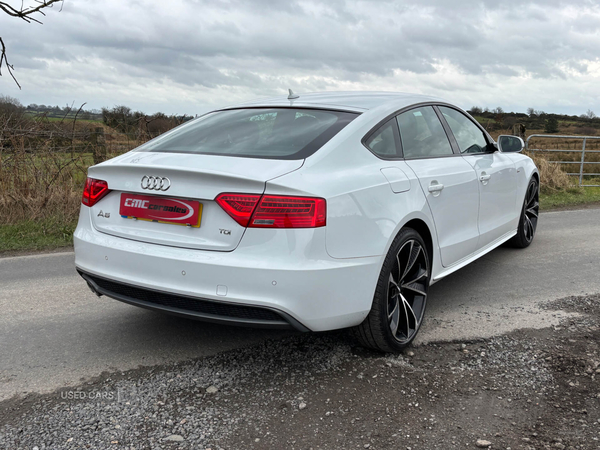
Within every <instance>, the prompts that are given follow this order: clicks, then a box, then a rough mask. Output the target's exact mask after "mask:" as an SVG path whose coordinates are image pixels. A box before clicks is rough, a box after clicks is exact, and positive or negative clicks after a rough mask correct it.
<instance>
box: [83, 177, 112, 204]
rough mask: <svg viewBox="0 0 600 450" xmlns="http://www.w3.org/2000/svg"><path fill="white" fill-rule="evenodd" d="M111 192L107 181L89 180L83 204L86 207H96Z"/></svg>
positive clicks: (85, 188)
mask: <svg viewBox="0 0 600 450" xmlns="http://www.w3.org/2000/svg"><path fill="white" fill-rule="evenodd" d="M109 192H110V191H109V189H108V183H107V182H106V181H103V180H96V179H94V178H88V179H87V180H85V187H84V188H83V196H82V197H81V203H83V204H84V205H85V206H94V205H95V204H96V203H98V202H99V201H100V199H101V198H102V197H104V196H105V195H106V194H108V193H109Z"/></svg>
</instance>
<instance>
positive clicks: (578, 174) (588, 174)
mask: <svg viewBox="0 0 600 450" xmlns="http://www.w3.org/2000/svg"><path fill="white" fill-rule="evenodd" d="M531 138H550V139H552V138H554V139H577V140H579V139H583V145H582V146H581V150H559V149H555V150H552V149H547V150H546V149H540V148H529V140H530V139H531ZM592 139H600V136H560V135H554V134H532V135H531V136H529V137H527V140H526V141H525V150H526V151H529V152H540V153H581V158H580V159H579V160H578V161H548V162H551V163H553V164H565V165H570V167H573V166H574V165H579V172H571V171H569V172H567V175H571V176H576V177H579V184H578V185H579V186H582V187H600V184H583V181H584V177H600V173H595V172H596V170H598V166H597V165H596V164H600V158H598V161H586V159H585V156H586V155H590V154H600V150H586V149H585V145H586V143H587V141H588V140H592ZM586 164H589V165H591V167H593V168H594V169H593V171H592V172H584V166H585V165H586Z"/></svg>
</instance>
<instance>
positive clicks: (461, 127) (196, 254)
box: [74, 91, 539, 352]
mask: <svg viewBox="0 0 600 450" xmlns="http://www.w3.org/2000/svg"><path fill="white" fill-rule="evenodd" d="M522 149H523V141H522V140H521V139H520V138H517V137H513V136H502V137H500V138H499V139H498V143H496V142H494V140H493V139H492V138H491V137H490V135H489V134H488V133H487V132H486V131H485V130H484V129H483V128H482V127H481V126H480V125H479V124H478V123H477V122H476V121H475V120H474V119H473V118H472V117H471V116H469V115H468V114H467V113H465V112H464V111H462V110H461V109H460V108H457V107H456V106H453V105H451V104H448V103H446V102H444V101H442V100H439V99H436V98H432V97H425V96H420V95H410V94H401V93H379V92H347V93H332V92H328V93H317V94H306V95H300V96H297V95H293V93H292V92H291V91H290V95H289V97H285V96H284V97H281V98H274V99H270V100H263V101H257V102H251V103H245V104H242V105H238V106H233V107H228V108H224V109H221V110H217V111H213V112H211V113H208V114H206V115H204V116H202V117H199V118H198V119H195V120H192V121H190V122H187V123H185V124H183V125H181V126H179V127H178V128H176V129H174V130H171V131H169V132H167V133H165V134H163V135H161V136H159V137H157V138H155V139H153V140H151V141H149V142H147V143H146V144H144V145H142V146H140V147H138V148H136V149H135V150H132V151H131V152H129V153H126V154H124V155H121V156H119V157H116V158H114V159H111V160H110V161H106V162H104V163H102V164H98V165H96V166H93V167H90V169H89V173H88V176H89V178H88V180H87V182H86V187H85V190H84V193H83V199H82V203H83V204H82V207H81V213H80V216H79V224H78V226H77V229H76V231H75V235H74V240H75V263H76V266H77V270H78V271H79V273H80V274H81V276H82V277H83V278H84V279H85V280H86V281H87V283H88V285H89V286H90V288H91V289H92V291H94V292H95V293H96V294H98V295H106V296H108V297H112V298H115V299H117V300H121V301H123V302H126V303H130V304H132V305H136V306H141V307H144V308H149V309H153V310H158V311H163V312H166V313H171V314H177V315H181V316H185V317H189V318H194V319H200V320H208V321H215V322H221V323H225V324H244V325H251V326H268V327H280V328H283V327H291V328H295V329H297V330H302V331H324V330H333V329H339V328H350V327H354V330H355V331H356V336H357V337H358V338H359V340H360V341H361V342H362V344H363V345H366V346H368V347H371V348H374V349H378V350H382V351H389V352H397V351H399V350H401V349H402V348H404V347H406V346H407V345H408V344H410V342H411V341H412V340H413V339H414V337H415V336H416V334H417V332H418V331H419V328H420V326H421V324H422V322H423V315H424V312H425V307H426V304H427V292H428V288H429V286H430V285H431V284H433V283H435V282H436V281H438V280H440V279H442V278H443V277H445V276H446V275H448V274H450V273H452V272H454V271H456V270H458V269H460V268H461V267H463V266H465V265H467V264H469V263H470V262H472V261H474V260H476V259H477V258H479V257H480V256H482V255H484V254H486V253H487V252H489V251H490V250H492V249H494V248H496V247H498V246H499V245H501V244H503V243H504V242H507V241H511V242H512V243H513V244H514V245H516V246H518V247H527V246H528V245H529V244H530V243H531V241H532V240H533V237H534V234H535V231H536V226H537V221H538V209H539V207H538V187H539V174H538V170H537V169H536V167H535V165H534V163H533V161H532V160H531V159H530V158H528V157H527V156H524V155H522V154H520V153H519V152H520V151H521V150H522Z"/></svg>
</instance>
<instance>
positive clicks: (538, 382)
mask: <svg viewBox="0 0 600 450" xmlns="http://www.w3.org/2000/svg"><path fill="white" fill-rule="evenodd" d="M547 307H548V308H550V309H552V310H564V311H569V312H576V313H578V315H577V316H576V317H571V318H569V319H567V320H565V321H563V322H562V323H561V325H560V326H556V327H553V328H546V329H541V330H518V331H515V332H513V333H510V334H508V335H504V336H498V337H494V338H491V339H486V340H480V341H468V342H467V341H465V342H451V343H430V344H426V345H421V346H418V347H414V348H410V349H408V350H407V351H406V352H405V353H404V354H403V355H398V356H390V355H383V354H379V353H374V352H370V351H366V350H364V349H362V348H360V347H358V346H357V345H356V343H355V342H354V341H352V340H351V339H350V338H348V337H347V335H346V334H344V333H328V334H321V335H316V334H307V335H301V336H293V337H289V338H285V339H281V340H271V341H267V342H264V343H261V344H259V345H257V346H254V347H250V348H246V349H239V350H233V351H230V352H226V353H222V354H219V355H217V356H211V357H206V358H201V359H197V360H194V361H190V362H186V363H180V364H175V365H168V366H158V367H151V368H141V369H138V370H133V371H128V372H118V373H111V374H103V376H101V377H99V378H98V379H96V380H94V381H91V382H87V383H83V384H81V385H80V386H74V387H69V388H64V389H61V390H60V391H57V392H55V393H53V394H48V395H29V396H27V397H25V398H21V397H15V398H13V399H11V400H7V401H4V402H2V403H0V448H7V449H20V448H23V449H34V448H36V447H37V448H38V449H39V450H41V449H49V448H60V449H62V448H94V449H96V448H98V449H106V448H111V449H112V448H114V449H133V448H135V449H145V448H155V449H159V448H162V449H171V448H173V449H175V448H177V449H191V448H193V449H205V448H210V449H220V448H223V449H242V448H256V449H271V448H277V449H280V448H297V449H309V448H315V449H316V448H331V449H342V448H343V449H346V448H361V449H388V448H390V449H391V448H393V449H410V450H417V449H423V450H429V449H444V450H445V449H455V448H456V449H459V448H492V449H513V450H514V449H530V450H532V449H599V448H600V383H599V380H600V350H599V342H600V296H598V295H596V296H585V297H572V298H566V299H562V300H560V301H557V302H554V303H552V304H550V305H549V306H547ZM248 332H249V333H252V330H248Z"/></svg>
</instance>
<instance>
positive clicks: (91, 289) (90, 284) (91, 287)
mask: <svg viewBox="0 0 600 450" xmlns="http://www.w3.org/2000/svg"><path fill="white" fill-rule="evenodd" d="M85 281H86V283H87V285H88V287H89V288H90V291H92V292H93V293H94V294H96V296H98V297H102V294H101V293H100V292H98V291H97V290H96V288H95V287H94V285H93V284H92V283H90V282H89V281H87V280H85Z"/></svg>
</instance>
